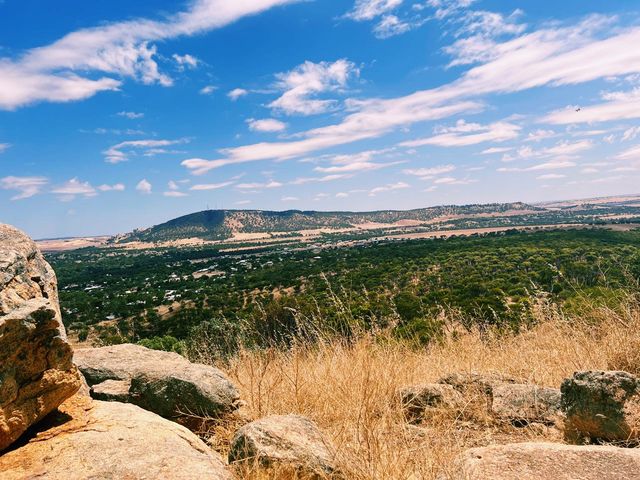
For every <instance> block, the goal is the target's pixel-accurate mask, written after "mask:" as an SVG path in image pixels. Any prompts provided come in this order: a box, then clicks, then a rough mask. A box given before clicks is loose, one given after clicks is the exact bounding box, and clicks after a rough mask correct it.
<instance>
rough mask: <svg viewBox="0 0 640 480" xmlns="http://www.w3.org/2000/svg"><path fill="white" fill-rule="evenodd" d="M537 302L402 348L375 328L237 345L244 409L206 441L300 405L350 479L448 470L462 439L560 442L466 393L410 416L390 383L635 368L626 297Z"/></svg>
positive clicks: (197, 349)
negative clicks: (568, 305) (462, 399)
mask: <svg viewBox="0 0 640 480" xmlns="http://www.w3.org/2000/svg"><path fill="white" fill-rule="evenodd" d="M538 305H539V307H538V308H537V310H536V317H537V324H536V325H535V326H533V327H531V328H529V329H528V330H526V331H521V332H519V333H517V334H513V333H504V332H498V331H496V330H485V331H480V330H473V331H467V330H465V329H463V328H462V327H461V326H460V325H459V324H457V323H456V322H455V320H453V319H449V320H447V325H448V329H447V331H448V333H447V335H446V336H445V338H443V339H442V340H441V341H440V342H437V343H434V344H432V345H431V346H430V347H428V348H420V349H416V348H412V347H410V346H409V345H407V344H406V343H399V342H397V341H393V340H389V339H388V338H387V336H386V335H385V333H384V332H381V333H380V334H379V335H362V336H361V337H360V338H358V339H357V340H354V341H353V342H351V343H350V344H345V343H344V342H339V341H335V340H327V341H325V342H321V343H320V344H317V345H313V346H312V345H299V346H296V347H294V348H291V349H288V350H286V351H285V350H278V349H274V350H271V351H267V352H260V353H258V352H251V351H244V352H242V353H241V354H240V355H238V356H237V357H235V358H233V359H232V360H231V361H229V362H228V365H227V366H226V367H225V370H226V371H227V373H228V374H229V375H230V376H231V378H232V379H233V380H235V382H236V383H237V385H238V386H239V387H240V389H241V397H242V398H243V399H244V400H245V401H246V407H245V408H244V409H243V410H244V412H243V416H244V418H245V419H244V420H241V419H238V420H237V422H235V423H234V422H232V423H233V424H232V423H229V424H227V425H218V426H216V427H213V428H210V429H209V431H208V432H207V433H208V434H209V436H210V442H211V443H212V445H213V446H214V448H216V449H217V450H219V451H221V452H222V453H226V451H227V446H228V444H229V439H230V438H231V436H232V435H233V432H234V430H235V428H236V427H237V426H239V424H241V423H243V421H246V417H249V418H251V419H254V418H259V417H263V416H265V415H270V414H286V413H299V414H302V415H306V416H308V417H309V418H311V419H313V420H315V421H316V422H317V423H318V425H319V426H320V427H321V429H322V430H323V431H324V432H325V433H326V434H327V437H328V438H329V439H330V440H331V441H332V443H333V445H334V447H335V453H336V456H337V459H338V463H339V465H340V468H341V470H342V472H343V474H344V477H346V478H353V479H435V478H451V477H450V475H451V472H453V468H452V465H453V464H454V462H455V459H456V457H457V455H458V454H460V453H461V452H462V451H463V450H465V449H467V448H470V447H475V446H485V445H489V444H499V443H509V442H519V441H553V442H562V441H563V440H562V435H561V433H560V431H559V430H557V429H555V428H549V427H544V426H534V427H531V426H530V427H524V428H518V427H514V426H512V425H510V424H498V423H495V421H494V420H492V419H491V418H490V417H489V416H488V415H487V414H486V409H483V408H482V404H481V403H480V404H474V403H473V402H470V404H469V405H468V409H467V411H466V412H465V413H464V415H459V416H458V417H456V416H455V414H454V413H453V412H447V411H442V412H439V413H438V414H437V415H436V416H435V417H433V418H431V419H430V420H429V421H427V422H425V423H423V424H422V425H419V426H412V425H409V424H408V423H406V422H405V421H404V419H403V416H402V412H401V409H400V406H399V402H397V401H394V399H395V398H396V395H395V394H396V391H397V390H398V389H399V388H401V387H403V386H406V385H411V384H420V383H428V382H434V381H436V380H437V379H438V378H440V377H441V376H443V375H446V374H449V373H452V372H470V371H475V372H487V373H488V372H491V373H496V372H499V373H502V374H508V375H512V376H515V377H519V378H522V379H523V380H525V381H527V382H529V383H533V384H537V385H541V386H550V387H556V388H558V387H559V386H560V383H561V381H562V380H563V379H564V378H566V377H568V376H570V375H572V374H573V372H574V371H576V370H588V369H603V370H607V369H609V370H617V369H620V370H626V371H629V372H632V373H640V304H638V302H637V301H636V300H634V299H633V298H628V299H627V300H625V301H624V302H622V303H621V305H620V306H619V308H617V309H615V310H613V309H610V308H603V307H598V306H593V307H592V308H590V309H589V310H588V312H587V313H586V314H584V315H581V317H580V318H569V317H567V316H565V315H564V314H563V313H562V312H561V311H560V310H559V309H558V308H556V307H555V306H553V305H549V304H547V303H546V302H544V301H540V302H539V303H538ZM208 342H209V340H208V339H206V338H203V339H202V341H201V344H200V345H195V346H194V348H192V351H191V356H192V359H194V360H198V361H204V362H210V363H211V362H213V359H212V358H211V357H210V356H209V354H208V350H207V345H208ZM216 363H218V364H219V362H216ZM238 473H240V476H241V477H242V478H248V479H264V478H273V479H275V478H289V477H290V478H294V477H293V476H287V475H284V474H283V472H275V471H274V472H271V473H270V474H265V473H264V472H260V473H258V472H252V471H250V470H245V471H242V472H238Z"/></svg>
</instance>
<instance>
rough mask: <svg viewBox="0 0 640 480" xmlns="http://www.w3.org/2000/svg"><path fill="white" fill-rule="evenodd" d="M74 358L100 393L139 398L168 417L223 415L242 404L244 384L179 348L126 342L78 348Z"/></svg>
mask: <svg viewBox="0 0 640 480" xmlns="http://www.w3.org/2000/svg"><path fill="white" fill-rule="evenodd" d="M74 361H75V363H76V365H78V368H79V369H80V371H81V372H82V373H83V375H84V376H85V378H86V379H87V383H88V384H89V386H91V387H93V392H94V393H93V395H94V396H96V398H101V399H104V400H117V401H126V402H129V403H133V404H135V405H138V406H140V407H142V408H144V409H146V410H149V411H152V412H155V413H157V414H158V415H161V416H163V417H165V418H171V419H175V418H179V417H181V416H183V415H184V414H193V415H199V416H207V417H220V416H222V415H224V414H226V413H228V412H232V411H234V410H236V409H237V407H238V400H239V393H238V390H237V389H236V387H235V386H234V385H233V383H232V382H231V380H229V378H228V377H227V376H226V375H225V374H224V373H223V372H222V371H220V370H218V369H217V368H215V367H211V366H208V365H201V364H195V363H191V362H189V361H188V360H187V359H185V358H184V357H182V356H180V355H178V354H177V353H170V352H162V351H159V350H151V349H148V348H145V347H142V346H140V345H131V344H123V345H114V346H110V347H101V348H88V349H78V350H76V351H75V354H74ZM106 381H111V383H109V384H105V385H101V384H103V382H106ZM113 381H120V382H126V383H120V384H115V383H113ZM127 385H128V394H125V393H126V392H124V391H123V389H124V388H126V386H127ZM114 392H115V393H116V395H112V393H114Z"/></svg>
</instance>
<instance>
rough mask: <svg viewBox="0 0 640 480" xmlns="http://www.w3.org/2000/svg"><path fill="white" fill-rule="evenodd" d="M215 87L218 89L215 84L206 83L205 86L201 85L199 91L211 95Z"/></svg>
mask: <svg viewBox="0 0 640 480" xmlns="http://www.w3.org/2000/svg"><path fill="white" fill-rule="evenodd" d="M217 89H218V87H216V86H215V85H207V86H205V87H202V88H201V89H200V91H199V93H200V95H211V94H212V93H213V92H215V91H216V90H217Z"/></svg>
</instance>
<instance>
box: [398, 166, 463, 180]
mask: <svg viewBox="0 0 640 480" xmlns="http://www.w3.org/2000/svg"><path fill="white" fill-rule="evenodd" d="M455 169H456V167H455V166H454V165H437V166H435V167H423V168H407V169H405V170H402V173H404V174H405V175H414V176H416V177H420V178H421V179H422V180H429V179H431V178H433V177H435V176H437V175H442V174H443V173H449V172H453V171H454V170H455Z"/></svg>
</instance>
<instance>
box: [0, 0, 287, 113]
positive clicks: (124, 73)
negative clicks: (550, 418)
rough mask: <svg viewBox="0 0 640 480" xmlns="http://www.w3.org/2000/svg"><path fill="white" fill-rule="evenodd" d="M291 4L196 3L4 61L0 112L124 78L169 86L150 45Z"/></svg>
mask: <svg viewBox="0 0 640 480" xmlns="http://www.w3.org/2000/svg"><path fill="white" fill-rule="evenodd" d="M292 1H293V0H243V1H235V2H229V1H227V0H193V1H192V2H191V3H190V7H189V8H188V9H187V10H185V11H183V12H179V13H176V14H173V15H169V16H168V17H167V18H166V20H162V21H154V20H148V19H136V20H129V21H122V22H116V23H111V24H108V25H105V26H99V27H93V28H85V29H82V30H77V31H75V32H71V33H69V34H67V35H66V36H64V37H62V38H61V39H60V40H57V41H56V42H54V43H52V44H50V45H47V46H43V47H39V48H34V49H31V50H28V51H26V52H25V53H23V54H22V55H20V56H19V57H18V58H17V59H9V58H0V108H2V109H7V110H13V109H16V108H19V107H22V106H25V105H28V104H31V103H34V102H39V101H50V102H68V101H74V100H82V99H86V98H89V97H91V96H93V95H95V94H96V93H98V92H103V91H108V90H117V89H119V88H120V87H121V86H122V83H123V80H122V79H124V78H133V79H135V80H136V81H139V82H142V83H144V84H160V85H164V86H169V85H171V84H172V80H171V78H170V77H168V76H167V75H165V74H163V73H161V72H160V71H159V68H158V64H157V62H156V51H157V49H156V47H155V45H152V44H151V43H150V42H161V41H164V40H168V39H172V38H177V37H180V36H185V35H192V34H195V33H198V32H203V31H206V30H211V29H214V28H220V27H223V26H225V25H228V24H230V23H232V22H234V21H236V20H238V19H239V18H242V17H244V16H247V15H253V14H257V13H260V12H262V11H264V10H267V9H269V8H272V7H274V6H278V5H284V4H287V3H292ZM82 75H86V77H84V76H82ZM100 75H104V76H102V77H100Z"/></svg>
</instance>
